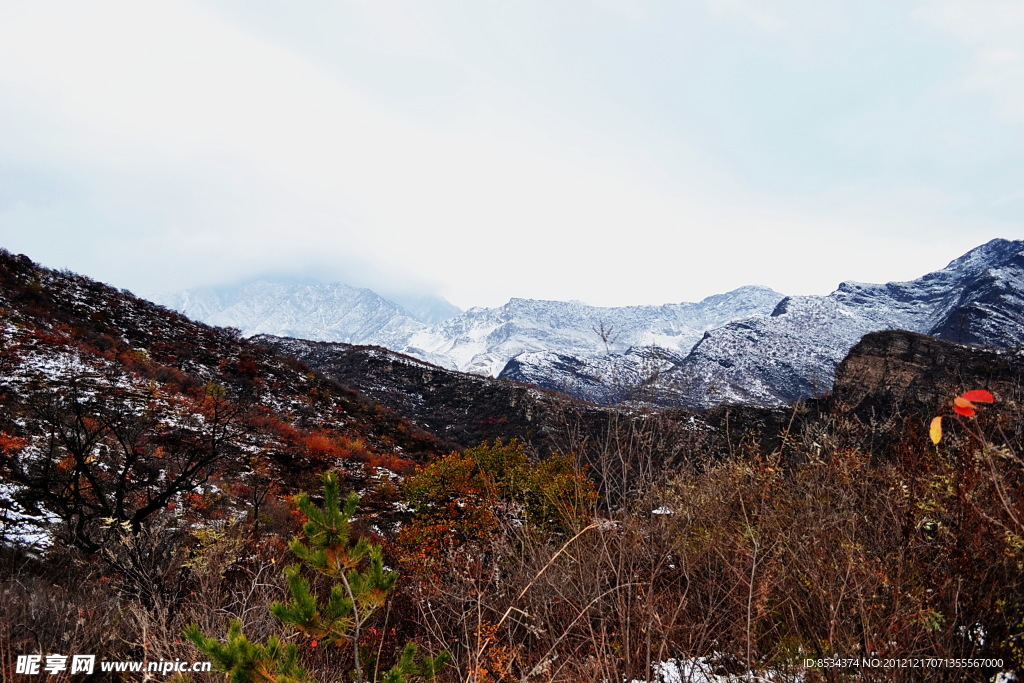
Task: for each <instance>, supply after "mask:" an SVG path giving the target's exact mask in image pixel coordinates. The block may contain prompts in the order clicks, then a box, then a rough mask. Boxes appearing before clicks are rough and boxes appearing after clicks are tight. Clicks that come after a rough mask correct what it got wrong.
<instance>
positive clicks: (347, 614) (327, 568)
mask: <svg viewBox="0 0 1024 683" xmlns="http://www.w3.org/2000/svg"><path fill="white" fill-rule="evenodd" d="M295 503H296V505H298V508H299V510H300V511H301V512H302V513H303V514H304V515H305V516H306V518H307V521H306V523H305V524H304V525H303V532H304V533H305V535H306V541H305V542H303V540H302V539H300V538H298V537H296V538H293V539H292V540H291V542H290V543H289V544H288V547H289V549H290V550H291V551H292V553H294V554H295V556H296V557H297V558H299V560H300V561H301V564H293V565H290V566H289V567H287V568H286V569H285V570H284V573H285V576H286V577H287V578H288V588H289V590H290V592H291V600H289V601H288V602H275V603H273V604H272V605H271V606H270V611H271V613H272V614H273V615H274V616H276V617H277V618H278V619H280V620H281V621H282V622H284V623H285V624H287V625H288V626H291V627H293V628H295V629H296V630H298V631H300V632H302V633H304V634H306V635H307V636H309V637H310V638H312V639H313V640H315V641H319V643H320V644H322V645H324V646H331V645H333V646H337V647H344V646H349V647H351V648H352V656H353V661H354V663H355V669H354V671H353V672H352V673H353V677H354V680H355V681H356V683H365V682H366V680H367V679H366V675H365V672H364V671H363V656H362V654H361V651H360V646H361V644H362V643H361V636H362V633H363V628H364V626H365V624H366V623H367V621H368V620H369V619H370V617H371V616H372V615H373V614H374V612H376V611H377V610H378V609H379V608H380V607H382V606H383V605H384V604H385V602H386V601H387V598H388V595H389V594H390V592H391V591H392V590H393V589H394V587H395V582H396V581H397V580H398V572H393V571H389V570H386V569H385V568H384V557H383V552H382V550H381V547H380V546H379V545H375V544H373V543H370V542H369V541H368V540H367V539H366V538H360V539H358V540H357V541H355V542H353V541H352V538H351V534H350V529H349V522H350V521H351V519H352V516H353V515H354V514H355V511H356V508H357V507H358V505H359V496H358V495H356V494H355V493H352V494H350V495H349V497H348V499H347V500H346V501H345V504H344V506H342V504H341V498H340V496H339V493H338V473H337V472H333V471H332V472H327V473H325V474H324V506H323V508H318V507H317V506H316V505H314V504H313V503H312V501H310V499H309V495H308V494H306V493H300V494H299V495H297V496H296V497H295ZM304 570H305V573H309V572H310V571H312V572H315V573H317V574H321V575H323V576H325V577H327V578H329V579H331V580H332V581H333V582H334V583H333V584H332V586H331V589H330V592H329V594H328V595H326V596H317V595H316V594H314V592H313V591H312V589H311V587H310V583H309V580H308V579H307V578H306V577H305V576H304V575H303V574H304ZM184 634H185V637H186V638H188V639H189V640H190V641H192V642H193V643H194V644H195V645H196V647H198V648H199V649H200V650H201V651H202V652H203V653H205V654H206V655H207V656H208V657H209V658H210V661H211V662H212V663H213V666H214V667H215V668H216V669H217V670H218V671H221V672H223V673H225V674H226V675H227V677H228V680H230V681H231V683H263V682H269V683H315V681H313V679H312V678H310V677H309V675H308V674H307V673H306V671H305V670H304V669H303V668H302V667H301V666H299V664H298V651H297V648H296V646H295V645H294V644H285V643H284V642H283V641H282V640H281V639H280V638H279V637H277V636H271V637H270V638H269V639H268V640H267V644H266V645H261V644H259V643H253V642H251V641H250V640H249V639H248V638H246V636H245V635H243V634H242V629H241V624H240V622H238V621H237V620H236V621H232V622H231V626H230V628H229V629H228V636H227V642H226V643H221V642H219V641H217V640H215V639H213V638H209V637H207V636H205V635H204V634H203V633H202V632H201V631H200V630H199V627H198V626H197V625H195V624H192V625H191V626H189V627H188V628H186V629H185V631H184ZM417 650H418V648H417V647H416V645H415V644H414V643H408V644H407V645H406V646H405V649H404V650H403V652H402V655H401V657H399V660H398V663H397V664H395V665H394V666H393V667H391V669H390V670H388V671H387V672H385V673H383V675H380V676H378V675H376V673H375V674H374V678H373V680H374V681H376V682H377V683H405V682H406V681H409V680H410V679H412V678H415V677H419V678H427V679H430V678H434V677H436V676H437V674H438V673H439V672H440V671H441V669H443V668H444V667H445V666H446V665H447V664H448V662H449V661H450V660H451V655H449V654H448V653H447V652H441V653H440V654H438V655H437V656H436V657H418V651H417Z"/></svg>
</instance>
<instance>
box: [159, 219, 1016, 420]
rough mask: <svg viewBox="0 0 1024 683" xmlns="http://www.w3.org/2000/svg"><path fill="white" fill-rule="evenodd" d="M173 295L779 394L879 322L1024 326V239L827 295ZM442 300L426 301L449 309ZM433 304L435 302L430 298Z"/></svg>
mask: <svg viewBox="0 0 1024 683" xmlns="http://www.w3.org/2000/svg"><path fill="white" fill-rule="evenodd" d="M164 303H165V304H168V305H170V306H171V307H173V308H176V309H177V310H179V311H181V312H183V313H185V314H187V315H190V316H193V317H196V318H199V319H201V320H203V321H204V322H207V323H211V324H216V325H229V326H232V327H237V328H239V329H241V330H242V332H243V334H244V335H246V336H250V335H253V334H258V333H264V334H272V335H277V336H285V337H297V338H302V339H310V340H316V341H341V342H347V343H354V344H374V345H379V346H384V347H386V348H389V349H391V350H393V351H398V352H401V353H405V354H408V355H410V356H413V357H416V358H419V359H421V360H424V361H427V362H430V363H433V364H435V365H439V366H442V367H445V368H448V369H452V370H459V371H462V372H471V373H475V374H479V375H484V376H490V377H501V378H504V379H511V380H517V381H522V382H529V383H531V384H537V385H539V386H542V387H545V388H549V389H555V390H558V391H562V392H565V393H568V394H571V395H573V396H576V397H578V398H583V399H587V400H591V401H595V402H600V403H607V402H614V401H619V400H630V399H639V400H643V401H646V402H649V403H655V404H661V405H679V404H681V405H686V406H688V407H694V408H706V407H710V406H713V405H718V404H721V403H733V402H747V403H756V404H760V405H780V404H784V403H788V402H790V401H792V400H795V399H799V398H804V397H808V396H814V395H817V394H821V393H824V392H826V391H828V390H829V389H830V388H831V387H832V382H833V377H834V373H835V369H836V366H837V365H838V364H839V362H840V361H841V360H842V359H843V358H844V357H845V355H846V353H847V352H848V351H849V349H850V348H851V347H853V345H854V344H856V343H857V341H858V340H860V338H861V337H862V336H864V335H865V334H867V333H869V332H875V331H880V330H894V329H901V330H908V331H912V332H919V333H923V334H930V335H935V336H938V337H941V338H944V339H948V340H950V341H958V342H964V343H969V344H975V345H989V346H997V347H1006V346H1014V345H1018V344H1021V343H1022V342H1024V241H1009V240H1002V239H998V240H993V241H992V242H989V243H988V244H985V245H982V246H980V247H978V248H976V249H974V250H972V251H971V252H969V253H967V254H965V255H964V256H962V257H960V258H958V259H956V260H954V261H953V262H951V263H950V264H949V265H948V266H947V267H946V268H944V269H942V270H940V271H937V272H934V273H930V274H928V275H925V276H924V277H921V278H919V279H917V280H913V281H910V282H894V283H889V284H882V285H877V284H862V283H856V282H844V283H842V284H841V285H839V288H838V289H837V290H836V291H835V292H833V293H832V294H829V295H828V296H794V297H783V295H781V294H779V293H778V292H775V291H773V290H771V289H768V288H765V287H755V286H748V287H741V288H739V289H736V290H734V291H732V292H728V293H726V294H719V295H715V296H711V297H708V298H706V299H704V300H703V301H700V302H698V303H678V304H665V305H662V306H622V307H616V308H602V307H596V306H588V305H586V304H583V303H580V302H578V301H540V300H532V299H512V300H510V301H509V302H508V303H507V304H505V305H504V306H499V307H496V308H472V309H470V310H468V311H465V312H464V313H461V314H459V315H455V316H453V317H448V318H447V319H444V320H441V321H440V322H437V323H436V324H431V325H428V324H426V323H425V322H423V321H422V320H417V319H415V317H414V316H413V314H411V313H410V312H409V310H407V309H406V308H403V307H402V306H399V305H398V304H395V303H393V302H392V301H389V300H387V299H384V298H383V297H380V296H378V295H377V294H375V293H373V292H371V291H370V290H365V289H355V288H353V287H348V286H346V285H341V284H334V285H316V286H311V285H287V284H281V283H270V282H254V283H250V284H248V285H246V286H244V287H240V288H235V289H230V290H199V291H193V292H186V293H183V294H180V295H178V296H177V297H176V298H174V299H166V298H165V300H164ZM435 304H436V302H433V303H432V302H430V301H425V302H423V306H424V307H425V308H424V310H434V311H435V312H436V311H440V313H439V314H438V315H440V316H444V315H447V313H450V310H447V311H446V310H445V309H444V307H443V306H442V307H441V308H438V307H437V306H436V305H435ZM421 317H422V312H421Z"/></svg>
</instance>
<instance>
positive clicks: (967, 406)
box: [953, 396, 974, 417]
mask: <svg viewBox="0 0 1024 683" xmlns="http://www.w3.org/2000/svg"><path fill="white" fill-rule="evenodd" d="M953 412H954V413H956V414H957V415H963V416H964V417H970V416H972V415H974V404H973V403H971V402H970V401H968V400H967V399H966V398H964V397H963V396H957V397H956V398H954V399H953Z"/></svg>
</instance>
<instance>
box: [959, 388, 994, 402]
mask: <svg viewBox="0 0 1024 683" xmlns="http://www.w3.org/2000/svg"><path fill="white" fill-rule="evenodd" d="M960 398H962V399H964V400H965V401H973V402H974V403H995V400H996V397H995V396H993V395H992V392H990V391H985V390H984V389H975V390H974V391H968V392H967V393H965V394H960Z"/></svg>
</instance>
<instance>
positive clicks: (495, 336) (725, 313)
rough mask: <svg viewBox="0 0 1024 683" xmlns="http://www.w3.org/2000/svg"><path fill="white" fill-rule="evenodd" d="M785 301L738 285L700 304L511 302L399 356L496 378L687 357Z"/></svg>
mask: <svg viewBox="0 0 1024 683" xmlns="http://www.w3.org/2000/svg"><path fill="white" fill-rule="evenodd" d="M781 299H782V295H781V294H779V293H778V292H775V291H773V290H771V289H768V288H766V287H741V288H740V289H737V290H735V291H732V292H729V293H727V294H717V295H715V296H710V297H708V298H707V299H704V300H703V301H701V302H699V303H678V304H664V305H662V306H620V307H599V306H588V305H587V304H584V303H581V302H579V301H538V300H534V299H512V300H510V301H509V302H508V303H507V304H505V305H504V306H499V307H497V308H471V309H470V310H468V311H466V312H465V313H463V314H462V315H460V316H457V317H455V318H450V319H449V320H446V321H444V322H443V323H441V324H440V325H434V326H433V327H430V328H425V329H422V330H419V331H417V332H415V333H413V334H412V335H410V336H409V338H408V339H407V340H406V344H405V346H404V347H403V348H399V349H396V350H397V351H401V352H402V353H407V354H409V355H411V356H416V357H418V358H422V359H424V360H427V361H430V362H432V363H435V364H437V365H442V366H444V367H448V368H452V369H456V370H461V371H462V372H473V373H476V374H480V375H489V376H497V375H499V374H500V373H501V372H502V371H503V370H504V369H505V366H506V365H508V363H509V361H511V360H512V359H513V358H516V359H518V361H519V364H520V366H522V365H524V364H528V363H530V362H531V359H532V358H535V357H534V356H528V355H525V354H537V353H556V354H560V355H563V356H572V357H576V358H579V359H584V360H594V359H603V358H606V357H607V356H609V355H612V354H623V353H626V352H627V351H628V350H629V349H631V348H639V347H655V348H659V349H664V350H665V351H667V352H669V353H672V354H685V353H687V352H689V350H690V349H691V348H692V347H693V345H694V344H695V343H697V341H699V340H700V338H701V335H702V334H703V333H704V331H706V330H710V329H713V328H715V327H719V326H721V325H723V324H725V323H727V322H729V321H731V320H736V319H738V318H745V317H747V316H750V315H754V314H756V313H767V312H769V311H771V310H772V308H774V306H775V304H777V303H778V302H779V300H781Z"/></svg>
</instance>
